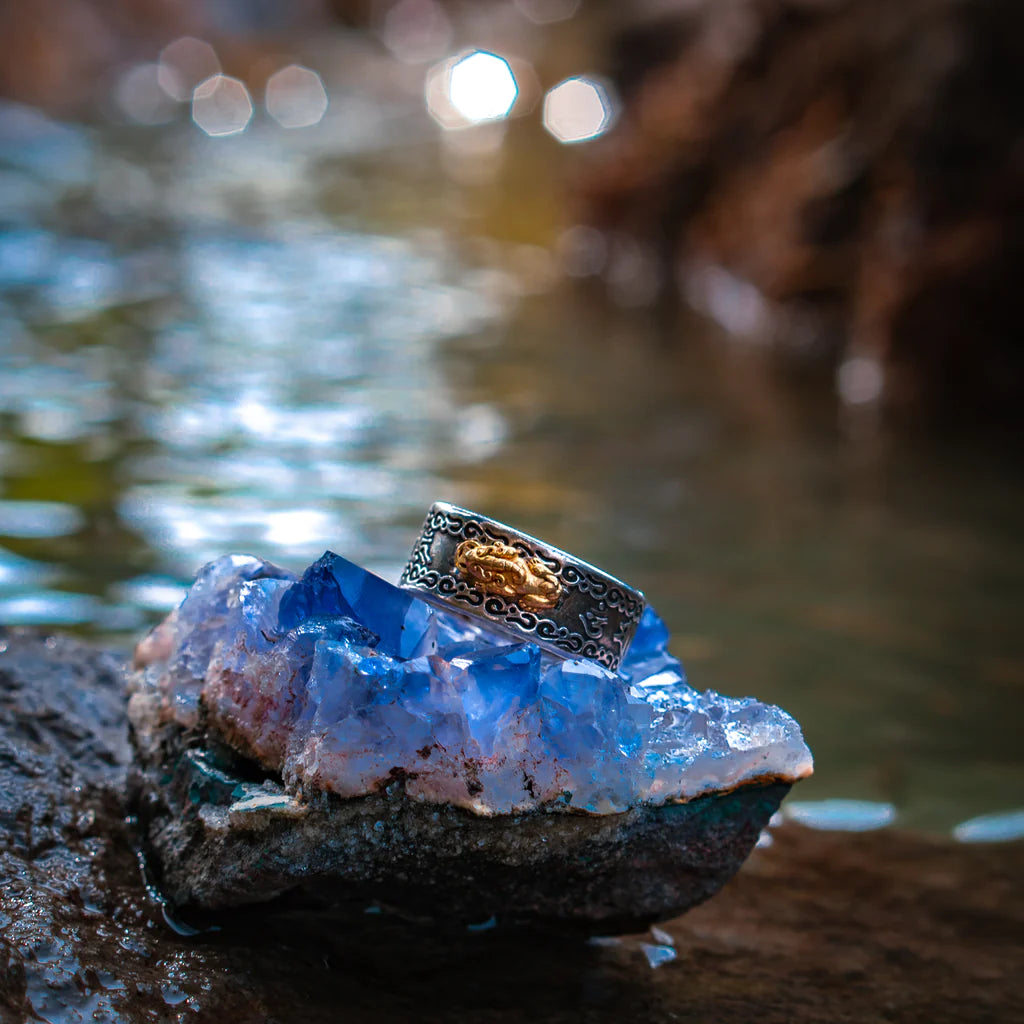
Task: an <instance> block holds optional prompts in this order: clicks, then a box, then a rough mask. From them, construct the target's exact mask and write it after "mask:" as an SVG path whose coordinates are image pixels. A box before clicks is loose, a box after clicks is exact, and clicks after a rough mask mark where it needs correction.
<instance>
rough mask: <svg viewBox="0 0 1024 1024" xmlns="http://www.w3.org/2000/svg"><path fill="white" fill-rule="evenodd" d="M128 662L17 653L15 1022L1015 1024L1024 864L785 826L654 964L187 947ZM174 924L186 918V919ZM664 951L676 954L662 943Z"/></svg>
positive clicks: (1003, 850)
mask: <svg viewBox="0 0 1024 1024" xmlns="http://www.w3.org/2000/svg"><path fill="white" fill-rule="evenodd" d="M123 686H124V680H123V676H122V673H121V671H120V659H119V658H118V657H115V656H113V655H110V654H107V653H104V652H101V651H97V650H94V649H92V648H89V647H87V646H84V645H82V644H80V643H78V642H76V641H73V640H70V639H68V638H61V637H42V636H38V635H34V634H31V633H24V632H12V631H4V630H3V629H0V708H2V714H0V1021H3V1022H4V1024H7V1022H8V1021H10V1022H16V1021H28V1020H46V1021H87V1020H88V1021H125V1022H141V1021H188V1020H195V1021H204V1020H230V1021H232V1022H236V1024H257V1022H260V1024H263V1022H266V1021H268V1020H273V1021H278V1022H280V1024H290V1022H300V1021H301V1022H302V1024H318V1022H321V1021H322V1022H325V1024H326V1022H328V1021H336V1020H337V1019H338V1012H339V1007H344V1012H345V1017H346V1020H349V1021H353V1022H359V1021H367V1022H370V1021H372V1022H373V1024H380V1022H382V1021H392V1020H394V1021H397V1020H408V1019H410V1018H411V1017H413V1016H415V1018H416V1019H417V1020H420V1021H424V1022H426V1024H430V1022H435V1021H436V1022H441V1021H444V1022H449V1021H450V1022H455V1021H458V1022H463V1021H465V1020H467V1019H473V1020H487V1021H492V1022H502V1021H508V1022H510V1024H511V1022H513V1021H515V1022H518V1021H521V1020H523V1019H524V1018H528V1019H533V1020H537V1021H545V1022H556V1021H566V1022H567V1021H578V1020H579V1019H580V1018H581V1016H585V1017H586V1019H588V1020H592V1021H621V1020H623V1019H635V1018H638V1017H642V1018H643V1019H645V1020H649V1021H654V1022H661V1021H666V1022H667V1021H670V1020H679V1019H699V1020H716V1021H720V1022H725V1024H731V1022H740V1021H742V1022H748V1021H750V1020H758V1021H760V1022H762V1024H773V1022H776V1021H778V1022H782V1021H786V1022H796V1024H800V1022H804V1021H841V1020H848V1021H862V1020H892V1021H906V1022H921V1024H924V1022H928V1024H942V1022H947V1021H948V1022H952V1021H964V1020H972V1021H1000V1022H1002V1021H1011V1020H1015V1019H1020V1015H1019V1009H1020V1000H1019V979H1020V977H1021V975H1022V974H1024V948H1022V945H1021V942H1020V936H1021V935H1022V934H1024V900H1022V898H1021V890H1020V886H1019V879H1020V876H1021V873H1022V869H1024V844H1021V843H1016V844H999V845H992V846H974V847H964V846H954V845H952V844H947V843H942V842H938V841H934V840H928V839H921V838H916V837H912V836H907V835H903V834H900V833H898V832H889V831H887V832H881V833H873V834H868V835H856V836H850V835H834V834H822V833H815V832H810V831H807V830H805V829H801V828H799V827H797V826H792V825H787V826H784V827H782V828H780V829H777V830H775V831H774V842H773V844H772V845H771V846H770V847H769V848H767V849H763V850H756V851H755V852H754V854H753V855H752V857H751V858H750V860H749V861H748V863H747V865H746V866H745V867H744V869H743V870H742V871H740V873H739V875H738V876H737V877H736V878H735V879H734V880H733V881H732V882H731V883H730V884H729V885H728V886H726V888H725V889H724V890H723V891H722V892H721V893H720V894H719V895H718V896H717V897H716V898H715V899H714V900H711V901H709V902H708V903H706V904H704V905H703V906H702V907H699V908H698V909H696V910H693V911H691V912H690V913H689V914H687V916H686V917H685V918H680V919H676V920H672V921H669V922H667V923H665V924H664V925H663V929H664V930H665V932H667V934H668V936H670V937H671V939H672V940H673V941H674V943H675V948H676V952H677V956H676V958H675V960H674V961H673V962H670V963H668V964H666V965H665V966H663V967H661V968H660V969H658V970H657V971H652V970H651V968H650V966H649V964H648V961H647V960H646V959H645V958H644V957H643V956H642V955H640V953H639V951H638V948H637V946H636V944H631V943H629V942H625V943H618V944H612V945H600V946H594V945H588V944H587V943H585V942H583V941H581V940H580V939H578V938H566V937H557V936H550V935H548V936H544V935H537V934H536V933H531V934H529V935H528V936H524V934H523V933H521V932H516V931H503V930H501V929H492V930H484V931H479V930H477V931H469V930H462V931H460V932H456V931H447V932H438V931H437V930H436V929H433V928H429V929H426V928H423V927H419V926H417V925H416V924H415V923H410V922H408V921H400V920H399V919H397V918H396V917H395V916H394V915H392V914H389V913H387V912H386V909H385V908H380V909H381V910H382V912H381V913H370V914H363V915H362V916H361V920H360V921H359V922H358V923H357V924H353V923H352V922H351V921H348V922H347V923H346V925H345V927H341V926H340V923H339V922H337V921H335V920H333V919H332V918H331V917H330V915H324V914H322V913H317V914H315V915H310V914H309V913H308V912H307V910H306V909H305V908H303V907H301V906H297V905H294V904H293V905H291V906H283V905H282V906H278V907H276V908H275V909H274V912H273V913H272V914H268V913H266V911H265V909H264V908H260V911H259V913H258V915H256V914H255V912H254V911H250V912H235V913H233V914H228V913H223V914H221V915H219V916H218V918H217V919H216V920H214V921H212V922H207V924H211V925H213V926H215V927H216V928H217V929H218V930H216V931H208V932H204V933H203V934H201V935H183V934H181V930H182V929H181V923H180V922H175V924H176V925H177V928H178V930H175V929H174V928H172V926H171V925H170V924H169V923H168V920H167V918H166V917H165V912H164V910H163V908H162V905H161V904H160V902H159V900H158V899H157V898H156V897H155V896H154V895H152V894H151V892H150V891H149V890H147V887H146V883H145V879H144V873H143V869H142V867H140V861H139V858H138V851H137V844H136V834H137V833H136V832H135V830H134V829H133V828H132V827H131V822H130V821H126V816H127V814H128V810H129V809H128V807H127V805H126V801H125V791H126V777H127V771H128V765H129V763H130V751H129V747H128V743H127V739H126V724H125V719H124V712H123V707H124V694H123ZM171 920H172V921H173V920H174V919H173V917H172V918H171ZM661 938H662V939H664V938H665V936H662V937H661Z"/></svg>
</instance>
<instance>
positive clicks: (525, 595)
mask: <svg viewBox="0 0 1024 1024" xmlns="http://www.w3.org/2000/svg"><path fill="white" fill-rule="evenodd" d="M399 586H401V587H405V588H408V589H410V590H415V591H418V592H419V593H420V595H421V596H423V597H427V598H430V599H433V600H434V601H439V602H441V603H443V604H445V605H447V606H448V607H449V608H451V609H453V610H455V611H459V612H462V613H464V614H467V615H475V616H478V617H480V618H482V619H485V620H486V621H487V622H489V623H490V624H491V625H493V626H495V627H497V628H499V629H503V630H506V631H508V632H510V633H513V634H517V635H519V636H521V637H522V638H523V639H524V640H528V641H531V642H533V643H536V644H538V645H540V646H541V647H544V648H546V649H547V650H550V651H554V652H555V653H556V654H560V655H562V657H564V658H588V659H590V660H592V661H596V662H598V663H599V664H601V665H603V666H604V667H605V668H608V669H611V670H612V671H614V670H615V669H617V668H618V666H619V662H621V660H622V658H623V655H625V653H626V648H627V647H629V643H630V641H631V640H632V639H633V634H634V632H636V627H637V625H638V624H639V622H640V616H641V615H642V614H643V611H644V606H645V602H644V595H643V594H641V593H640V591H638V590H634V589H633V588H632V587H629V586H627V585H626V584H625V583H623V582H622V581H621V580H617V579H615V577H614V576H609V575H608V574H607V573H606V572H602V571H601V570H600V569H598V568H595V567H594V566H593V565H589V564H588V563H587V562H583V561H581V560H580V559H578V558H574V557H573V556H572V555H569V554H566V553H565V552H564V551H560V550H559V549H558V548H554V547H551V546H550V545H549V544H545V543H543V542H542V541H539V540H537V539H536V538H535V537H530V536H529V535H527V534H525V533H521V532H520V531H519V530H514V529H513V528H512V527H510V526H506V525H505V524H504V523H499V522H497V521H496V520H494V519H488V518H487V517H486V516H481V515H478V514H477V513H476V512H470V511H469V510H468V509H464V508H458V507H457V506H455V505H449V504H448V503H447V502H443V501H438V502H435V503H434V504H433V505H431V507H430V511H429V512H428V513H427V518H426V520H425V521H424V523H423V530H422V532H421V533H420V537H419V539H418V540H417V541H416V544H415V546H414V547H413V549H412V555H411V556H410V557H409V562H408V564H407V565H406V567H405V570H404V572H403V573H402V578H401V580H400V581H399Z"/></svg>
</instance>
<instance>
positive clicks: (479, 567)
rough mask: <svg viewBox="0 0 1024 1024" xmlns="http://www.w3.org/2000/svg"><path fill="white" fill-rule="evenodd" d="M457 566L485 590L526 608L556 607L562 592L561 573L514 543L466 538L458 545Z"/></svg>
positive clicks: (531, 609) (464, 574)
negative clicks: (530, 555) (557, 573)
mask: <svg viewBox="0 0 1024 1024" xmlns="http://www.w3.org/2000/svg"><path fill="white" fill-rule="evenodd" d="M455 568H456V569H457V570H458V571H459V573H460V574H461V575H462V576H464V577H465V578H466V579H467V580H470V581H471V582H472V583H474V584H476V586H477V587H478V588H479V589H480V590H482V591H483V592H484V593H485V594H495V595H497V596H498V597H504V598H506V599H508V600H509V601H514V602H515V603H516V604H517V605H519V607H520V608H522V609H524V610H526V611H545V610H546V609H548V608H554V607H555V605H556V604H557V603H558V599H559V597H561V596H562V585H561V583H559V581H558V577H557V576H556V575H555V574H554V573H553V572H552V571H551V570H550V569H549V568H548V567H547V566H546V565H545V564H544V563H543V562H542V561H541V560H540V559H539V558H531V557H528V556H527V555H524V554H523V553H522V552H521V551H519V550H517V549H516V548H514V547H512V546H511V545H510V544H501V543H499V542H495V543H491V544H487V543H484V542H483V541H480V540H464V541H463V542H462V543H461V544H460V545H459V546H458V547H457V548H456V549H455Z"/></svg>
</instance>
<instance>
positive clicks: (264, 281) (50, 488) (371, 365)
mask: <svg viewBox="0 0 1024 1024" xmlns="http://www.w3.org/2000/svg"><path fill="white" fill-rule="evenodd" d="M489 130H490V129H488V131H489ZM496 131H498V132H499V133H498V134H496V135H494V136H493V138H489V139H484V140H483V143H481V142H480V139H477V142H476V143H474V144H473V145H467V144H466V140H465V139H462V140H461V141H460V140H458V139H455V140H453V139H452V138H450V137H447V136H443V135H442V133H441V132H439V130H438V129H437V127H436V126H435V125H434V124H433V122H431V121H430V119H429V118H428V117H427V116H426V114H425V113H424V111H423V110H422V108H421V105H418V104H416V103H413V102H410V101H408V99H407V98H403V97H402V96H397V95H389V96H384V97H381V96H380V95H371V94H369V93H367V92H366V91H360V90H359V89H356V88H350V89H348V90H347V91H346V89H345V88H342V89H341V90H340V91H336V92H334V93H332V105H331V108H330V110H329V112H328V115H327V117H326V118H325V119H324V120H323V121H322V122H321V123H320V124H319V125H317V126H316V127H315V128H310V129H305V130H303V131H296V132H286V131H284V130H283V129H280V128H278V127H277V126H276V125H274V124H273V123H272V122H270V121H269V120H268V119H267V118H266V117H264V118H262V119H259V118H257V119H256V120H255V121H254V123H253V125H252V126H251V127H250V129H249V130H247V131H246V132H244V133H243V134H240V135H237V136H233V137H226V138H210V137H207V136H206V135H204V134H202V133H201V132H200V131H198V130H197V129H196V128H195V126H194V125H192V124H191V123H190V122H189V121H188V120H187V117H181V118H178V119H177V120H176V121H174V122H173V123H170V124H168V125H163V126H158V127H129V126H116V125H112V124H100V125H98V126H93V127H88V128H83V127H77V126H75V127H72V126H69V125H62V124H58V123H56V122H54V121H51V120H47V119H46V118H44V117H43V116H42V115H39V114H37V113H35V112H34V111H29V110H27V109H26V108H18V107H13V106H4V107H0V622H3V623H6V624H40V625H44V626H47V627H50V626H52V627H59V628H69V629H72V630H75V631H80V632H84V633H87V634H89V635H92V636H95V637H97V638H100V639H102V640H104V641H106V642H111V643H115V644H120V645H127V643H128V642H129V641H130V638H132V637H135V636H138V635H139V634H140V633H142V632H143V631H144V630H145V629H146V628H147V627H148V626H149V625H151V624H152V623H154V622H155V621H157V620H158V619H159V618H160V617H161V616H162V615H163V614H165V613H166V611H167V610H168V609H169V608H170V607H172V606H173V605H174V604H175V603H176V601H177V600H179V599H180V596H181V593H182V591H183V588H184V587H185V586H186V585H187V581H188V579H189V578H190V576H191V574H192V573H193V572H194V571H195V569H196V568H197V567H198V566H199V565H200V564H202V563H203V562H204V561H205V560H207V559H209V558H211V557H213V556H215V555H217V554H219V553H223V552H227V551H250V552H253V553H256V554H260V555H263V556H267V557H270V558H272V559H275V560H277V561H280V562H281V563H284V564H286V565H288V566H289V567H292V568H300V567H302V566H303V565H305V564H306V563H307V562H309V561H311V560H312V559H313V558H314V557H316V556H317V555H319V554H320V553H321V552H322V551H323V550H324V549H325V548H332V549H334V550H336V551H338V552H339V553H341V554H344V555H346V556H347V557H349V558H352V559H353V560H355V561H357V562H361V563H363V564H365V565H368V566H369V567H371V568H373V569H375V570H377V571H379V572H380V573H382V574H383V575H385V576H387V577H389V578H391V579H394V578H396V577H397V574H398V572H399V570H400V568H401V565H402V563H403V562H404V560H405V557H406V555H407V553H408V549H409V546H410V545H411V543H412V540H413V538H414V536H415V533H416V529H417V526H418V524H419V522H420V521H421V518H422V515H423V512H424V510H425V509H426V507H427V505H428V504H429V503H430V502H431V501H432V500H434V499H435V498H445V499H449V500H453V501H456V502H459V503H461V504H465V505H468V506H470V507H474V508H477V509H479V510H481V511H483V512H486V513H488V514H491V515H493V516H495V517H498V518H501V519H504V520H506V521H509V522H511V523H514V524H516V525H517V526H520V527H521V528H523V529H526V530H528V531H529V532H532V533H535V534H537V535H539V536H541V537H544V538H545V539H548V540H550V541H552V542H553V543H555V544H558V545H559V546H561V547H564V548H567V549H569V550H570V551H573V552H576V553H578V554H580V555H581V556H583V557H586V558H588V559H589V560H591V561H593V562H596V563H597V564H599V565H602V566H604V567H606V568H608V569H609V570H610V571H612V572H614V573H616V574H617V575H619V576H621V577H623V578H625V579H626V580H628V581H630V582H632V583H634V584H635V585H637V586H639V587H640V588H642V589H643V590H644V591H645V592H646V594H647V595H648V597H649V599H650V600H651V601H652V603H653V604H654V605H655V606H656V607H657V608H658V610H659V611H660V612H661V614H662V615H663V616H664V617H665V618H666V620H667V621H668V623H669V625H670V627H671V629H672V630H673V633H674V636H675V644H674V646H675V651H676V653H677V654H678V655H679V656H680V657H681V658H682V659H683V661H684V663H685V664H686V666H687V669H688V671H689V673H690V679H691V682H692V683H693V684H694V685H696V686H698V687H700V688H707V687H712V688H715V689H718V690H721V691H722V692H725V693H729V694H733V695H744V694H755V695H757V696H758V697H760V698H762V699H765V700H770V701H774V702H777V703H780V704H782V705H783V706H784V707H786V708H787V709H788V710H789V711H791V712H792V713H793V714H794V715H795V716H796V717H797V718H798V719H799V720H800V722H801V723H802V724H803V726H804V730H805V734H806V736H807V739H808V741H809V743H810V745H811V747H812V749H813V750H814V752H815V754H816V758H817V774H816V776H815V777H814V779H813V780H811V781H810V782H807V783H804V784H802V785H801V790H800V797H801V798H803V799H822V798H826V797H846V798H857V799H866V800H873V801H882V802H889V803H891V804H893V805H894V806H895V808H896V811H897V814H898V816H899V820H901V821H902V822H903V823H904V824H907V825H910V826H914V827H924V828H926V829H929V830H935V831H939V832H947V833H948V832H949V830H950V829H952V828H953V826H955V825H956V824H957V823H958V822H961V821H963V820H964V819H966V818H969V817H972V816H974V815H978V814H982V813H987V812H995V811H1008V810H1011V809H1013V808H1015V807H1017V806H1019V805H1020V804H1021V799H1022V798H1021V794H1022V792H1024V746H1022V745H1021V742H1020V732H1019V723H1020V721H1021V715H1022V712H1024V632H1022V629H1021V620H1020V606H1021V601H1020V596H1021V579H1022V574H1024V540H1022V534H1021V530H1020V515H1019V509H1020V508H1021V505H1022V500H1021V499H1022V498H1024V484H1022V480H1021V476H1020V473H1019V469H1017V468H1014V467H1013V466H1012V464H1011V463H1010V462H1009V460H1008V458H1006V457H1004V456H1002V455H1000V454H999V452H998V451H995V450H992V449H991V448H989V447H987V446H984V445H981V444H959V445H950V444H946V443H943V442H939V441H934V440H927V439H908V438H906V437H903V438H898V437H893V436H890V435H886V434H884V433H879V432H878V431H874V430H871V429H866V428H865V425H864V424H852V425H851V424H850V423H848V422H847V421H846V420H845V419H844V414H843V413H842V412H841V410H840V409H839V408H838V407H837V406H836V404H835V403H834V402H833V400H832V398H831V397H830V386H829V383H828V381H827V380H826V381H822V380H810V381H806V380H805V381H803V382H801V381H794V380H792V379H788V378H786V377H784V376H780V375H779V373H778V372H777V369H776V368H775V367H774V366H773V361H772V360H771V359H770V358H769V356H768V354H767V353H766V352H764V351H762V350H760V349H757V348H755V347H751V346H750V345H748V344H739V343H737V342H736V341H735V340H732V339H730V338H728V337H727V336H726V335H725V334H724V333H723V331H722V330H721V328H719V327H717V326H715V325H714V324H712V323H710V322H708V321H704V320H700V319H697V318H690V317H688V316H685V315H683V316H680V317H679V318H678V319H677V320H676V321H674V322H672V323H667V322H666V320H665V318H664V317H662V316H659V315H655V313H654V312H653V311H652V310H651V309H650V308H649V307H647V306H646V305H644V301H645V296H644V294H643V290H642V289H640V290H639V291H638V290H637V289H636V288H635V287H626V288H625V291H621V290H620V294H619V299H620V302H619V303H618V304H616V302H614V301H613V300H612V299H610V298H608V297H607V296H606V295H605V294H604V293H602V292H601V291H600V290H598V289H597V288H595V287H592V286H591V285H590V284H589V283H587V282H583V281H580V280H578V279H577V278H574V277H573V276H572V274H570V273H567V272H566V267H567V263H566V258H565V254H566V252H567V250H570V249H571V250H572V252H573V253H574V255H573V259H572V260H570V261H569V264H568V267H569V269H570V270H573V271H575V272H578V271H579V246H580V243H581V241H583V242H586V241H587V238H586V237H585V236H581V235H579V233H576V234H575V235H568V236H567V235H565V234H563V232H564V230H565V229H566V228H567V227H568V226H569V220H568V217H567V215H566V214H565V213H564V211H563V205H564V204H563V199H562V196H563V187H564V185H563V178H564V175H565V173H566V170H567V168H569V167H570V161H571V160H572V159H575V157H574V156H572V155H571V154H570V153H568V152H567V149H568V148H567V149H566V150H563V149H560V148H559V147H558V146H557V144H556V143H554V142H553V141H552V140H551V139H550V138H548V137H547V136H545V135H544V134H543V132H542V131H541V129H540V127H539V126H538V125H537V124H536V123H534V121H530V120H529V119H524V120H523V121H516V122H512V123H511V124H510V125H509V126H508V129H507V131H505V130H504V129H502V130H500V131H499V130H497V129H496ZM480 138H483V137H482V136H481V137H480ZM496 154H497V155H496ZM590 241H593V240H592V239H591V240H590ZM591 255H592V254H591ZM638 274H639V277H638V278H637V279H638V280H642V268H641V271H638ZM633 283H634V284H635V283H636V282H635V281H634V282H633ZM625 285H627V286H629V285H630V282H629V281H628V280H627V281H625ZM648 297H649V296H648Z"/></svg>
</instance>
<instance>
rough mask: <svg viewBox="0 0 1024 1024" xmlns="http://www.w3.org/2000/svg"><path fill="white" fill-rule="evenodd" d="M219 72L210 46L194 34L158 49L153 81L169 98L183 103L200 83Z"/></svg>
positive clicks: (217, 63) (190, 96)
mask: <svg viewBox="0 0 1024 1024" xmlns="http://www.w3.org/2000/svg"><path fill="white" fill-rule="evenodd" d="M218 71H220V61H219V60H218V59H217V53H216V51H215V50H214V48H213V47H212V46H211V45H210V44H209V43H207V42H205V41H204V40H202V39H196V38H195V36H182V37H181V38H180V39H175V40H174V42H173V43H168V44H167V45H166V46H165V47H164V48H163V49H162V50H161V51H160V62H159V65H158V71H157V81H158V82H159V84H160V88H161V89H163V91H164V92H165V93H167V95H168V96H170V97H171V99H174V100H177V101H178V102H179V103H186V102H188V101H189V100H190V99H192V92H193V90H194V89H195V87H196V86H197V85H199V83H200V82H204V81H206V79H207V78H209V77H210V76H211V75H215V74H217V72H218Z"/></svg>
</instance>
